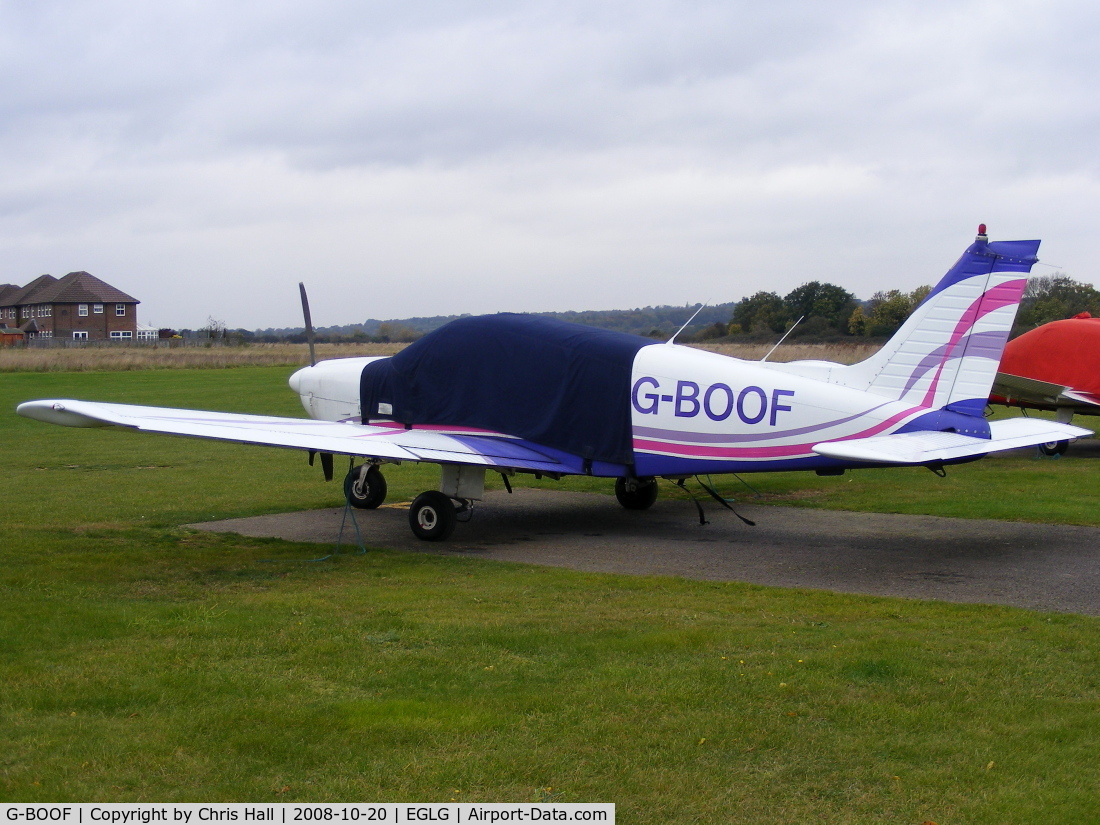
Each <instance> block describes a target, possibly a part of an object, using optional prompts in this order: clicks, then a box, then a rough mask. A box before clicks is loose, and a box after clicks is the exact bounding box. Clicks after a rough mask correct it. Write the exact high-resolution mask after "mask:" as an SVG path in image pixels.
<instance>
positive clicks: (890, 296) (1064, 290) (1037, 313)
mask: <svg viewBox="0 0 1100 825" xmlns="http://www.w3.org/2000/svg"><path fill="white" fill-rule="evenodd" d="M931 291H932V287H931V286H928V285H925V286H920V287H917V288H916V289H914V290H913V291H912V292H904V291H902V290H898V289H890V290H886V291H880V292H876V293H875V294H874V295H872V296H871V297H870V299H869V300H866V301H860V300H858V299H857V298H856V297H855V295H853V294H852V293H850V292H848V291H847V290H846V289H844V288H843V287H839V286H837V285H836V284H829V283H822V282H820V281H810V282H809V283H805V284H803V285H802V286H800V287H797V288H796V289H794V290H792V291H791V292H789V293H787V294H786V295H784V296H780V295H779V294H778V293H775V292H763V291H762V292H757V293H755V294H754V295H750V296H748V297H746V298H742V299H741V300H740V301H739V302H738V303H737V304H736V305H735V306H734V310H733V315H732V317H731V318H730V320H729V323H728V324H727V325H726V327H725V328H724V329H723V328H722V327H721V326H720V325H715V326H714V327H713V328H712V329H709V330H706V331H705V333H704V335H703V336H702V337H703V338H712V339H715V338H745V337H749V338H772V337H774V336H776V335H781V334H783V333H784V332H787V331H788V330H790V335H791V338H799V337H802V338H812V339H816V340H835V339H840V338H873V339H881V338H888V337H890V336H891V335H893V334H894V333H895V332H897V330H898V328H899V327H901V325H902V324H903V323H905V320H906V319H907V318H908V317H909V316H910V315H911V314H912V313H913V310H914V309H916V308H917V307H918V306H919V305H920V303H921V302H922V301H923V300H924V299H925V298H926V297H927V296H928V293H929V292H931ZM1082 312H1088V313H1089V314H1091V315H1093V316H1094V317H1100V291H1097V290H1096V289H1095V288H1094V287H1093V286H1092V285H1091V284H1084V283H1080V282H1078V281H1075V280H1074V279H1073V278H1071V277H1069V276H1068V275H1066V274H1065V273H1063V272H1058V273H1055V274H1053V275H1043V276H1038V277H1034V278H1030V279H1028V282H1027V288H1026V289H1025V291H1024V297H1023V299H1022V300H1021V301H1020V309H1019V311H1018V312H1017V315H1016V322H1015V324H1014V326H1013V330H1012V335H1013V337H1015V336H1017V335H1020V334H1022V333H1024V332H1027V331H1028V330H1029V329H1034V328H1035V327H1038V326H1042V325H1043V324H1046V323H1049V322H1051V321H1057V320H1061V319H1063V318H1072V317H1073V316H1074V315H1077V314H1079V313H1082ZM799 319H801V320H799ZM795 323H797V324H798V325H797V327H794V329H793V330H792V329H791V328H792V326H793V325H794V324H795ZM696 337H697V338H699V337H700V336H696Z"/></svg>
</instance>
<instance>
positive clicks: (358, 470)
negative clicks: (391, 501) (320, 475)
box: [344, 464, 386, 510]
mask: <svg viewBox="0 0 1100 825" xmlns="http://www.w3.org/2000/svg"><path fill="white" fill-rule="evenodd" d="M344 496H345V497H346V498H347V500H348V502H349V503H350V504H351V506H352V507H358V508H359V509H360V510H373V509H374V508H376V507H377V506H378V505H379V504H381V503H382V502H383V501H385V500H386V479H385V477H384V476H383V475H382V471H381V470H379V469H378V467H377V465H374V464H360V465H359V466H358V467H352V468H351V469H350V470H349V471H348V474H347V475H346V476H344Z"/></svg>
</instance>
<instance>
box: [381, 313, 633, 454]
mask: <svg viewBox="0 0 1100 825" xmlns="http://www.w3.org/2000/svg"><path fill="white" fill-rule="evenodd" d="M653 343H654V342H653V341H651V340H650V339H648V338H642V337H641V336H638V335H627V334H625V333H621V332H611V331H609V330H603V329H596V328H595V327H588V326H583V325H581V324H570V323H566V322H564V321H557V320H553V319H550V318H542V317H537V316H533V315H513V314H507V313H503V314H500V315H486V316H479V317H474V318H460V319H458V320H456V321H452V322H451V323H449V324H447V325H446V326H443V327H440V328H439V329H437V330H435V331H434V332H431V333H429V334H428V335H425V336H424V337H423V338H421V339H420V340H419V341H417V342H416V343H414V344H411V345H409V346H408V347H406V348H405V349H404V350H402V351H401V352H399V353H398V354H397V355H395V356H393V357H392V358H388V359H386V360H383V361H375V362H373V363H371V364H368V365H367V366H366V367H365V368H364V369H363V376H362V379H361V384H360V402H361V405H362V406H361V409H362V411H363V420H364V421H367V420H371V421H374V420H378V419H391V420H393V421H398V422H400V423H402V424H412V425H438V426H449V427H475V428H478V429H484V430H492V431H494V432H499V433H506V434H508V435H514V436H519V437H520V438H525V439H527V440H529V441H533V442H535V443H537V444H542V445H545V446H547V447H553V448H555V449H558V450H564V451H565V452H568V453H571V454H573V455H577V456H580V457H581V458H584V459H591V460H594V461H609V462H616V463H621V464H629V463H632V461H633V452H632V444H631V431H630V378H631V370H632V368H633V365H634V356H635V355H636V354H637V352H638V350H640V349H641V348H642V347H645V346H649V345H652V344H653Z"/></svg>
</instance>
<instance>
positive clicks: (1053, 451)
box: [1039, 441, 1069, 456]
mask: <svg viewBox="0 0 1100 825" xmlns="http://www.w3.org/2000/svg"><path fill="white" fill-rule="evenodd" d="M1039 449H1040V450H1042V451H1043V455H1052V456H1053V455H1061V454H1062V453H1064V452H1065V451H1066V450H1067V449H1069V442H1068V441H1048V442H1047V443H1046V444H1040V445H1039Z"/></svg>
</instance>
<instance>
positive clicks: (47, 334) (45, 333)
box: [38, 329, 53, 338]
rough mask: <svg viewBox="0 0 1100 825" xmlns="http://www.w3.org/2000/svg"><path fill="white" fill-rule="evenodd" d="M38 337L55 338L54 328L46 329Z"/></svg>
mask: <svg viewBox="0 0 1100 825" xmlns="http://www.w3.org/2000/svg"><path fill="white" fill-rule="evenodd" d="M38 337H40V338H53V330H52V329H44V330H42V331H41V332H40V333H38Z"/></svg>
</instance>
